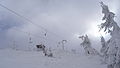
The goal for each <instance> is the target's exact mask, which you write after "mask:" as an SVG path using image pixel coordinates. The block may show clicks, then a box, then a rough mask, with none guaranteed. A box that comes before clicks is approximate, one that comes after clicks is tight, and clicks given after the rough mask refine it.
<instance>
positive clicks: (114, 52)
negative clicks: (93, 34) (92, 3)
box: [100, 2, 120, 68]
mask: <svg viewBox="0 0 120 68" xmlns="http://www.w3.org/2000/svg"><path fill="white" fill-rule="evenodd" d="M100 4H101V7H102V13H103V14H104V17H103V19H102V20H104V21H105V22H104V23H102V24H101V25H100V30H101V29H104V32H107V33H110V35H111V38H110V39H109V41H108V42H107V48H106V49H105V50H106V51H107V52H106V54H107V61H106V62H107V66H108V68H120V28H119V26H118V25H117V23H116V22H115V21H114V17H115V14H114V13H113V12H110V11H109V9H108V6H107V5H105V4H104V3H103V2H100Z"/></svg>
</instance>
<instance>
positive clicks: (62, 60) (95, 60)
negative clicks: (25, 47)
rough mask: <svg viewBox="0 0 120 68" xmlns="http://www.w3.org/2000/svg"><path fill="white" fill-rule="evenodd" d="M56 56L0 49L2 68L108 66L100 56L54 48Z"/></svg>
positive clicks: (89, 67)
mask: <svg viewBox="0 0 120 68" xmlns="http://www.w3.org/2000/svg"><path fill="white" fill-rule="evenodd" d="M53 55H54V57H53V58H51V57H45V56H44V54H43V53H42V52H37V51H21V50H17V51H16V50H13V49H0V68H107V67H106V65H105V64H101V61H100V57H99V56H86V55H83V54H74V53H71V52H67V51H61V50H54V51H53Z"/></svg>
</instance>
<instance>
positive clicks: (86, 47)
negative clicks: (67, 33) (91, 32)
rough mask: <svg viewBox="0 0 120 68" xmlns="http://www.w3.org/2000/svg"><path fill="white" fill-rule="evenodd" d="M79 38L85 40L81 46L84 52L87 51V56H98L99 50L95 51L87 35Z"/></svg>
mask: <svg viewBox="0 0 120 68" xmlns="http://www.w3.org/2000/svg"><path fill="white" fill-rule="evenodd" d="M79 38H81V39H82V40H83V42H82V43H81V45H82V46H83V48H84V50H85V54H87V55H96V54H99V53H98V52H97V50H95V49H94V48H92V46H91V42H90V40H89V38H88V36H87V35H85V36H80V37H79Z"/></svg>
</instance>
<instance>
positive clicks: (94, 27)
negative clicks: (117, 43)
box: [88, 24, 105, 37]
mask: <svg viewBox="0 0 120 68" xmlns="http://www.w3.org/2000/svg"><path fill="white" fill-rule="evenodd" d="M88 34H90V35H92V36H94V37H100V36H105V32H104V31H99V28H98V26H97V24H92V25H91V27H90V29H89V30H88Z"/></svg>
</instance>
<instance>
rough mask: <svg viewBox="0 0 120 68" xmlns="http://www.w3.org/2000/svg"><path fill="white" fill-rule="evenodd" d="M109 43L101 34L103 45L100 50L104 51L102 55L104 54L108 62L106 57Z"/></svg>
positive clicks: (104, 59) (104, 58)
mask: <svg viewBox="0 0 120 68" xmlns="http://www.w3.org/2000/svg"><path fill="white" fill-rule="evenodd" d="M108 43H109V41H108V42H106V41H105V39H104V37H103V36H101V45H102V48H101V50H100V52H101V53H102V56H103V62H104V63H106V59H107V47H108V46H107V44H108Z"/></svg>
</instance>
